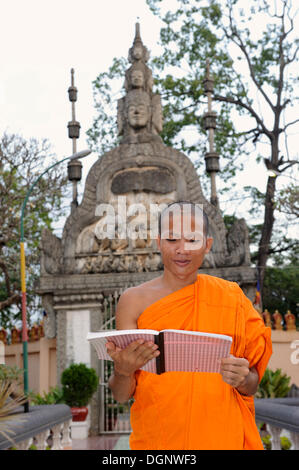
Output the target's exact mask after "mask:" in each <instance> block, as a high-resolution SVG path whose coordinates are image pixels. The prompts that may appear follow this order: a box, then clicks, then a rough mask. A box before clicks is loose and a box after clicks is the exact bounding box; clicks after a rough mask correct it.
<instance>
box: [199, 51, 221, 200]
mask: <svg viewBox="0 0 299 470" xmlns="http://www.w3.org/2000/svg"><path fill="white" fill-rule="evenodd" d="M203 85H204V91H205V94H206V95H207V97H208V112H207V113H205V114H204V116H203V119H204V127H205V129H206V130H207V131H208V132H209V147H210V148H209V152H207V153H206V155H205V162H206V171H207V173H209V174H210V176H211V198H210V200H211V204H213V205H214V206H216V207H218V205H219V202H218V197H217V190H216V174H217V173H218V172H219V171H220V169H219V154H218V153H217V152H216V151H215V143H214V135H215V129H216V120H217V113H215V112H214V111H212V95H213V92H214V80H213V78H212V77H211V75H210V62H209V59H207V61H206V76H205V79H204V82H203Z"/></svg>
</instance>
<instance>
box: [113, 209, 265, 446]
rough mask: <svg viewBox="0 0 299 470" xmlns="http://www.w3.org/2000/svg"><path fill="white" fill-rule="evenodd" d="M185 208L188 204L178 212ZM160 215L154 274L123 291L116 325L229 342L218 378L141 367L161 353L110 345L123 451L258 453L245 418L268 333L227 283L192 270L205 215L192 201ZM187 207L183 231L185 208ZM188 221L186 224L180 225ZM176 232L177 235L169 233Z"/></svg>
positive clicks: (146, 345) (249, 416) (198, 260)
mask: <svg viewBox="0 0 299 470" xmlns="http://www.w3.org/2000/svg"><path fill="white" fill-rule="evenodd" d="M187 204H188V206H186V205H187ZM177 207H179V209H180V210H179V211H177V210H176V211H172V209H173V208H174V203H173V204H171V205H169V206H168V207H167V208H166V209H164V211H162V213H161V215H160V220H159V235H158V238H157V245H158V248H159V250H160V252H161V256H162V260H163V264H164V271H163V274H162V275H161V276H160V277H158V278H155V279H153V280H151V281H148V282H145V283H143V284H141V285H139V286H137V287H132V288H129V289H127V290H126V291H124V293H123V294H122V295H121V297H120V299H119V302H118V306H117V311H116V327H117V329H120V330H121V329H136V328H142V329H154V330H163V329H177V330H192V331H202V332H209V333H218V334H224V335H228V336H231V337H232V338H233V341H232V346H231V351H230V356H229V357H226V358H224V359H223V360H222V363H221V373H220V374H217V373H206V372H204V373H203V372H194V373H193V372H166V373H163V374H161V375H156V374H153V373H150V372H146V371H142V370H140V367H142V366H143V365H144V364H146V363H147V362H148V361H149V360H151V359H152V358H154V357H157V356H158V355H159V354H160V353H159V351H158V349H157V346H156V345H155V344H154V343H152V342H150V341H143V340H138V341H134V342H132V343H131V344H130V345H129V346H127V348H125V349H123V350H121V349H120V348H117V347H116V346H115V345H114V344H113V343H112V342H109V343H107V351H108V353H109V354H110V356H111V358H112V359H113V361H114V373H113V375H112V376H111V377H110V379H109V387H110V389H111V390H112V393H113V396H114V398H115V399H116V400H117V401H119V402H125V401H127V400H128V399H129V398H131V397H134V399H135V401H134V404H133V405H132V408H131V424H132V430H133V431H132V434H131V436H130V448H131V449H132V450H135V449H136V450H137V449H142V450H153V449H158V450H168V449H171V450H180V449H183V450H187V449H189V450H197V449H204V450H208V449H214V450H216V449H235V450H237V449H261V450H262V449H263V445H262V441H261V439H260V436H259V432H258V429H257V427H256V424H255V419H254V401H253V395H254V394H255V392H256V390H257V387H258V383H259V381H260V380H261V378H262V376H263V374H264V371H265V368H266V365H267V363H268V361H269V358H270V356H271V353H272V347H271V339H270V336H271V330H270V328H266V327H265V326H264V322H263V321H262V319H261V318H260V316H259V314H258V313H257V311H256V310H255V309H254V308H253V306H252V303H251V302H250V300H249V299H248V298H247V297H246V296H245V295H244V293H243V291H242V290H241V288H240V287H239V286H238V284H237V283H235V282H229V281H226V280H223V279H220V278H217V277H213V276H209V275H206V274H198V268H199V267H200V266H201V264H202V262H203V259H204V256H205V255H206V254H207V253H208V252H209V251H210V249H211V247H212V243H213V239H212V238H211V237H209V236H208V219H207V216H206V214H205V213H204V212H203V211H202V210H201V209H200V208H199V206H195V205H194V204H192V203H188V202H179V203H176V206H175V208H177ZM186 207H189V208H190V207H191V209H192V213H191V217H190V220H191V232H190V229H189V231H188V227H187V228H186V223H185V222H186V220H185V218H184V210H183V209H184V208H186ZM187 225H188V224H187ZM178 232H180V233H178Z"/></svg>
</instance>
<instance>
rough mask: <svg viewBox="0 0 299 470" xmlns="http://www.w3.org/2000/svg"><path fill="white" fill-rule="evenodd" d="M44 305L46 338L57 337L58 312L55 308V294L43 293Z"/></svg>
mask: <svg viewBox="0 0 299 470" xmlns="http://www.w3.org/2000/svg"><path fill="white" fill-rule="evenodd" d="M42 306H43V309H44V333H45V336H46V338H55V337H56V314H55V310H54V308H53V296H52V295H50V294H45V295H43V298H42Z"/></svg>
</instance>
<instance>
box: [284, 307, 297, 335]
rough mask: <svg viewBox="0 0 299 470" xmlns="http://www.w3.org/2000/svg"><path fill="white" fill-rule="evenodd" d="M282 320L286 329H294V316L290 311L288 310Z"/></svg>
mask: <svg viewBox="0 0 299 470" xmlns="http://www.w3.org/2000/svg"><path fill="white" fill-rule="evenodd" d="M284 321H285V324H286V329H287V330H296V317H295V315H293V314H292V313H291V311H290V310H288V311H287V313H286V314H285V316H284Z"/></svg>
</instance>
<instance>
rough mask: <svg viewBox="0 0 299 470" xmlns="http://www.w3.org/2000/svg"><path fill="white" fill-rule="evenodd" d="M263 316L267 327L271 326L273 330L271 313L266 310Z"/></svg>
mask: <svg viewBox="0 0 299 470" xmlns="http://www.w3.org/2000/svg"><path fill="white" fill-rule="evenodd" d="M262 316H263V320H264V323H265V326H269V327H270V328H272V321H271V313H270V312H269V311H268V310H267V309H265V310H264V312H263V313H262Z"/></svg>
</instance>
